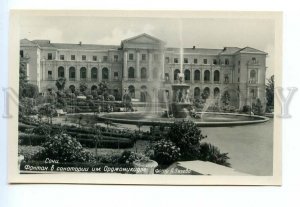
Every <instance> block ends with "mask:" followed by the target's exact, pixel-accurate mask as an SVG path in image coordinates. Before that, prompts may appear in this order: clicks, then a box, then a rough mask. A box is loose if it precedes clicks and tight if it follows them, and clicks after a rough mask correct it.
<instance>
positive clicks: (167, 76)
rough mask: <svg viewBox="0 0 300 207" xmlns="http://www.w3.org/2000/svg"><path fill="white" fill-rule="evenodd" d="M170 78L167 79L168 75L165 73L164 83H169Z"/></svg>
mask: <svg viewBox="0 0 300 207" xmlns="http://www.w3.org/2000/svg"><path fill="white" fill-rule="evenodd" d="M169 80H170V77H169V73H165V81H169Z"/></svg>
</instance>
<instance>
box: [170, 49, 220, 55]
mask: <svg viewBox="0 0 300 207" xmlns="http://www.w3.org/2000/svg"><path fill="white" fill-rule="evenodd" d="M166 51H167V52H177V53H180V48H166ZM221 51H222V50H221V49H208V48H183V53H195V54H197V55H218V54H219V53H220V52H221Z"/></svg>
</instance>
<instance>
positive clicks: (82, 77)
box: [80, 67, 86, 79]
mask: <svg viewBox="0 0 300 207" xmlns="http://www.w3.org/2000/svg"><path fill="white" fill-rule="evenodd" d="M80 79H86V68H85V67H82V68H80Z"/></svg>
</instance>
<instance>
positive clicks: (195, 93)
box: [194, 87, 201, 99]
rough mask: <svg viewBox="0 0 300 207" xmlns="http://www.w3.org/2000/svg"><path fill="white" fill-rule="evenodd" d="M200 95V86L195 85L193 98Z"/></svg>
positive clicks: (197, 97)
mask: <svg viewBox="0 0 300 207" xmlns="http://www.w3.org/2000/svg"><path fill="white" fill-rule="evenodd" d="M200 95H201V93H200V88H199V87H196V88H195V89H194V98H195V99H199V98H200Z"/></svg>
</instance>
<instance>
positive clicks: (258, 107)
mask: <svg viewBox="0 0 300 207" xmlns="http://www.w3.org/2000/svg"><path fill="white" fill-rule="evenodd" d="M252 110H253V113H254V114H257V115H262V114H263V105H262V103H261V100H260V99H259V98H258V99H256V103H253V104H252Z"/></svg>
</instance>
